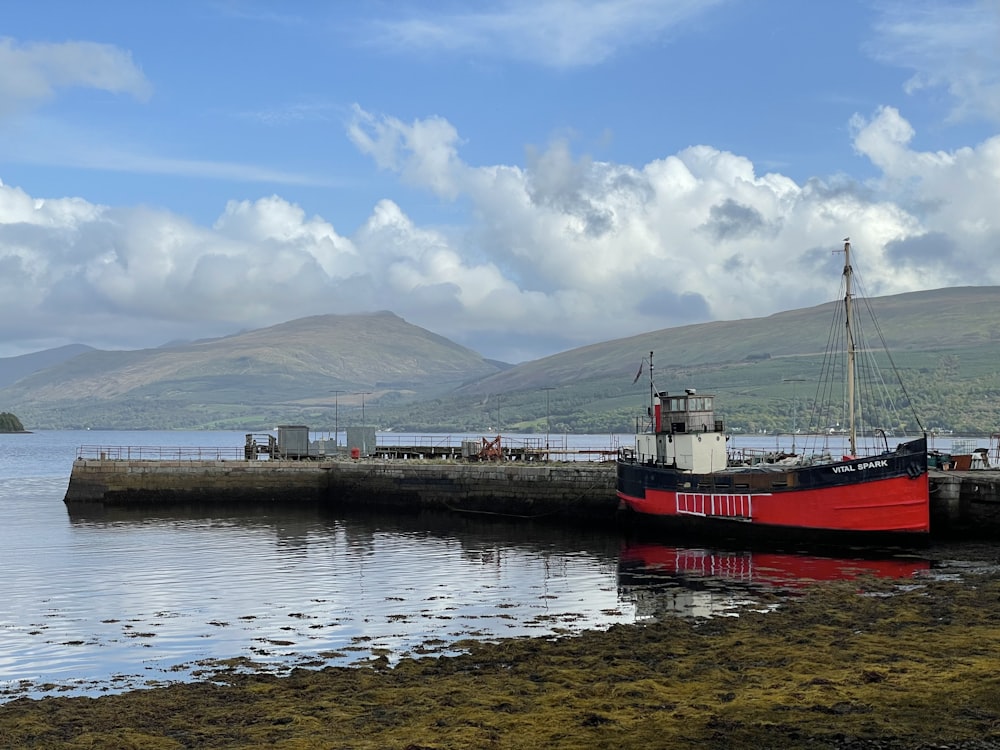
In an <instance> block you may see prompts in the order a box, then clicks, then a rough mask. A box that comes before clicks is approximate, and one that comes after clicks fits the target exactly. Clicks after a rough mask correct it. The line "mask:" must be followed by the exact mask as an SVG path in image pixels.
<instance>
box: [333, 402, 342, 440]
mask: <svg viewBox="0 0 1000 750" xmlns="http://www.w3.org/2000/svg"><path fill="white" fill-rule="evenodd" d="M332 393H333V445H334V447H335V448H339V447H340V394H341V393H343V391H332Z"/></svg>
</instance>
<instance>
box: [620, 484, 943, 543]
mask: <svg viewBox="0 0 1000 750" xmlns="http://www.w3.org/2000/svg"><path fill="white" fill-rule="evenodd" d="M618 497H619V498H620V499H621V500H622V501H623V502H625V504H626V505H628V507H629V508H631V509H632V510H633V511H635V512H637V513H642V514H646V515H651V516H662V517H671V516H673V517H677V518H682V517H687V518H691V519H696V518H697V519H703V520H704V521H708V520H712V519H715V520H718V521H725V522H728V523H734V522H735V523H749V524H753V525H761V526H770V527H777V528H788V529H815V530H822V531H845V532H865V533H867V532H874V533H883V532H889V533H908V534H925V533H928V532H930V503H929V502H928V477H927V474H926V472H925V473H923V474H922V475H921V476H919V477H916V478H910V477H908V476H901V477H890V478H884V479H879V480H876V481H871V482H862V483H859V484H850V485H840V486H834V487H823V488H816V489H796V490H786V491H776V492H772V493H747V494H735V493H731V494H725V493H697V492H678V491H676V490H659V489H654V488H650V487H647V488H646V490H645V497H635V496H632V495H629V494H626V493H625V492H623V491H621V490H619V491H618Z"/></svg>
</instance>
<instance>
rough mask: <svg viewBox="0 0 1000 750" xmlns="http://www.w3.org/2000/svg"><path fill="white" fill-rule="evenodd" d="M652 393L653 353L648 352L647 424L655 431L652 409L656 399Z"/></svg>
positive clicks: (654, 418)
mask: <svg viewBox="0 0 1000 750" xmlns="http://www.w3.org/2000/svg"><path fill="white" fill-rule="evenodd" d="M653 395H654V386H653V353H652V352H650V353H649V424H650V427H651V429H650V432H656V412H655V411H654V409H655V408H656V407H655V403H656V401H655V399H654V398H653Z"/></svg>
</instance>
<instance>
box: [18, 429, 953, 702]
mask: <svg viewBox="0 0 1000 750" xmlns="http://www.w3.org/2000/svg"><path fill="white" fill-rule="evenodd" d="M243 440H244V436H243V433H236V432H193V433H177V432H139V433H134V432H133V433H121V432H96V431H87V432H40V433H35V434H29V435H0V507H2V509H3V511H4V514H3V517H2V522H0V570H2V571H3V584H2V591H3V597H2V600H0V701H4V700H9V699H11V698H13V697H19V696H22V695H28V696H32V697H38V696H42V695H47V694H52V693H68V694H88V695H94V694H100V693H102V692H108V691H114V692H117V691H120V690H126V689H131V688H134V687H140V686H147V685H153V684H160V683H163V682H167V681H175V680H184V679H191V678H192V677H199V676H204V675H206V674H210V673H211V669H212V667H213V665H215V664H217V663H218V662H220V661H227V660H228V661H229V663H232V660H240V661H241V663H243V664H245V666H246V668H248V669H250V668H253V669H265V670H269V671H274V672H283V671H285V670H288V669H290V668H292V667H295V666H322V665H329V664H340V665H349V664H356V663H360V662H362V661H364V660H367V659H372V658H375V657H379V656H382V655H385V656H387V657H389V659H390V660H393V661H394V660H396V659H398V658H399V657H400V656H404V655H417V654H428V653H429V654H437V653H446V652H449V651H450V650H454V648H456V646H455V644H456V642H458V641H461V640H462V639H467V638H477V639H495V638H498V637H505V636H521V635H535V636H537V635H553V634H556V635H558V634H566V633H573V632H578V631H579V630H581V629H585V628H604V627H608V626H610V625H612V624H615V623H634V622H641V621H643V620H646V619H650V618H655V617H661V616H665V615H667V614H682V615H693V616H711V615H719V614H733V613H737V612H739V611H740V609H741V608H744V607H749V606H755V601H756V600H755V597H754V594H755V592H759V591H760V590H761V587H775V586H777V587H780V588H781V589H783V590H794V589H795V588H796V587H798V586H801V585H802V584H803V582H805V581H810V580H826V579H831V578H843V577H851V576H855V575H858V574H875V575H884V576H892V577H897V578H904V579H910V578H913V577H919V576H921V575H926V574H929V573H930V571H931V569H932V565H931V563H930V562H929V561H928V560H927V559H925V558H923V557H921V556H920V555H916V556H914V555H896V556H892V557H886V556H883V558H882V559H878V560H871V559H861V558H860V557H858V556H854V555H848V556H846V557H844V558H840V559H832V558H824V557H814V556H808V555H779V554H771V555H761V554H751V553H750V552H747V551H728V552H720V551H711V550H705V549H697V548H685V547H677V546H667V545H664V544H660V543H656V542H649V541H636V540H629V539H623V538H620V537H619V536H618V535H616V534H614V533H601V532H598V531H581V530H579V529H570V530H562V529H555V528H550V527H546V526H538V525H533V524H527V523H524V522H518V523H508V522H502V521H499V522H484V521H483V520H481V519H477V518H467V517H455V516H447V517H445V516H440V515H431V514H419V515H413V516H376V515H371V514H366V515H353V516H349V515H332V514H330V513H328V512H324V511H321V510H297V511H280V512H279V511H275V510H273V509H246V510H240V511H233V510H231V509H227V510H219V511H211V510H208V509H206V508H204V507H202V508H197V509H190V510H186V511H182V510H178V509H172V510H171V511H170V512H169V513H163V512H148V511H144V512H140V511H133V510H112V511H92V512H87V513H79V512H76V511H74V512H72V513H70V512H68V511H67V508H66V506H65V505H64V504H63V496H64V494H65V491H66V486H67V481H68V478H69V473H70V469H71V466H72V462H73V460H74V458H75V456H76V450H77V448H78V447H79V446H80V445H84V444H86V445H153V446H205V447H211V446H223V447H230V446H235V447H239V446H241V445H242V444H243ZM560 440H564V441H565V440H567V438H564V437H562V436H560ZM610 440H611V438H609V436H578V437H575V438H572V440H571V441H570V442H575V444H576V445H582V446H587V447H607V446H609V444H610ZM623 440H627V439H623ZM959 558H961V553H960V552H956V559H959ZM937 567H940V566H939V565H938V566H937Z"/></svg>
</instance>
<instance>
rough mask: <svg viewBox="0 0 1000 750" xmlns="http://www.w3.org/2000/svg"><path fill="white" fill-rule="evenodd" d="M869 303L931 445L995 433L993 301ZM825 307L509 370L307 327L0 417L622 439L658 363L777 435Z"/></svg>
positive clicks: (822, 337)
mask: <svg viewBox="0 0 1000 750" xmlns="http://www.w3.org/2000/svg"><path fill="white" fill-rule="evenodd" d="M869 303H870V305H871V306H872V308H873V309H874V312H875V314H876V316H877V318H878V320H879V323H880V331H879V333H881V335H882V337H883V338H884V339H885V341H886V343H887V344H888V346H889V347H890V349H891V351H892V352H893V357H894V360H895V364H896V365H897V366H898V367H899V368H900V370H901V371H902V373H903V377H904V381H905V382H906V385H907V389H908V390H909V392H910V393H911V394H913V399H912V400H913V403H914V406H915V408H916V409H917V412H918V414H920V415H921V420H922V424H923V426H924V427H925V428H928V429H932V428H940V429H945V430H947V429H951V430H955V431H956V432H961V433H965V434H973V433H990V432H993V431H994V430H996V429H1000V373H998V372H997V368H996V365H995V363H996V362H997V361H998V360H1000V321H998V319H997V317H996V315H995V312H994V311H995V310H997V309H1000V287H963V288H951V289H939V290H934V291H927V292H914V293H909V294H900V295H893V296H887V297H880V298H875V299H872V300H870V301H869ZM834 304H835V303H825V304H821V305H817V306H815V307H810V308H805V309H800V310H790V311H787V312H781V313H777V314H775V315H771V316H768V317H763V318H752V319H745V320H735V321H717V322H712V323H704V324H698V325H688V326H682V327H676V328H664V329H661V330H658V331H652V332H649V333H646V334H641V335H638V336H631V337H628V338H622V339H615V340H613V341H607V342H601V343H596V344H592V345H590V346H585V347H581V348H578V349H573V350H570V351H567V352H562V353H560V354H556V355H552V356H550V357H545V358H543V359H539V360H535V361H532V362H527V363H525V364H522V365H519V366H516V367H510V366H506V365H503V364H502V363H496V362H492V361H489V360H486V359H484V358H483V357H482V356H480V355H478V354H476V353H475V352H472V351H470V350H468V349H466V348H464V347H461V346H458V345H457V344H454V343H453V342H450V341H448V340H447V339H444V338H442V337H440V336H437V335H436V334H433V333H431V332H429V331H426V330H424V329H421V328H419V327H416V326H412V325H410V324H409V323H406V322H405V321H404V320H402V319H401V318H398V317H397V316H395V315H393V314H392V313H378V314H374V315H356V316H317V317H313V318H304V319H301V320H295V321H290V322H288V323H284V324H282V325H278V326H273V327H270V328H265V329H260V330H257V331H249V332H244V333H241V334H238V335H234V336H230V337H225V338H220V339H211V340H206V341H198V342H193V343H177V344H174V345H172V346H170V347H169V348H160V349H149V350H142V351H136V352H99V351H90V352H87V353H84V354H82V355H79V356H77V357H74V358H73V359H70V360H67V361H65V362H62V363H59V364H57V365H54V366H51V367H48V368H46V369H44V370H41V371H39V372H37V373H35V374H33V375H30V376H28V377H25V378H22V379H21V380H20V381H19V382H17V383H16V384H13V385H11V386H8V387H7V388H4V389H2V390H0V405H3V406H4V408H9V409H12V410H14V411H16V412H17V413H19V414H20V415H21V416H22V420H23V421H24V422H25V424H26V425H29V426H30V427H32V428H35V429H37V428H72V427H109V428H117V429H143V428H149V429H153V428H155V429H168V428H178V429H181V428H183V429H200V428H204V429H229V428H232V429H246V430H248V431H249V430H257V429H269V428H271V427H273V426H274V425H276V424H306V425H309V426H310V427H311V428H313V429H314V430H319V431H322V430H332V429H334V428H335V427H337V428H339V429H341V430H342V429H344V427H345V426H347V425H348V424H359V423H360V421H361V416H362V414H361V413H362V411H364V418H365V421H366V422H368V423H369V424H375V425H376V426H378V427H379V428H380V429H395V430H399V431H408V432H473V433H481V434H487V433H490V432H496V431H503V432H539V433H545V432H552V433H560V432H563V431H566V432H577V433H581V432H589V433H608V432H630V431H631V430H633V429H634V427H635V425H636V422H637V420H638V419H640V418H641V417H642V416H643V415H644V414H645V410H646V405H647V403H648V392H649V382H648V378H647V377H643V378H642V379H641V380H640V381H639V382H638V383H634V382H633V381H634V379H635V375H636V371H637V369H638V368H639V365H640V363H642V362H643V360H644V358H648V356H649V353H650V352H651V351H652V352H654V365H655V368H656V369H655V386H656V389H657V390H667V391H676V390H680V389H683V388H686V387H695V388H697V389H698V390H699V391H702V392H714V393H716V394H717V395H718V399H717V405H718V407H719V408H720V410H721V411H722V412H723V416H724V417H725V419H726V420H727V422H728V424H729V425H730V426H731V427H733V428H736V429H742V430H746V431H762V430H766V431H772V432H773V431H789V430H791V429H792V428H793V426H795V425H796V424H797V423H796V419H797V418H798V414H799V413H800V412H801V406H802V404H803V403H804V402H806V401H808V399H809V397H810V395H811V389H812V388H813V387H814V384H815V381H816V377H817V372H818V371H819V368H820V366H821V359H822V352H823V351H824V349H825V346H826V342H827V340H828V337H829V335H830V325H831V320H832V318H833V307H834ZM836 304H839V303H836ZM645 366H646V365H644V367H645ZM646 372H647V373H648V370H646ZM798 424H799V426H801V423H798Z"/></svg>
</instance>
